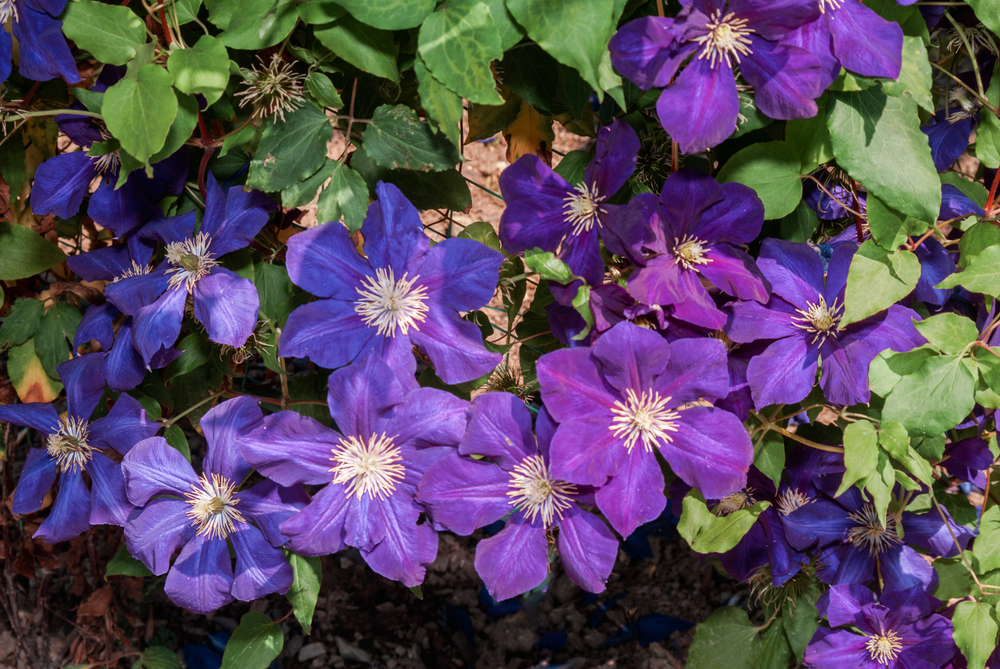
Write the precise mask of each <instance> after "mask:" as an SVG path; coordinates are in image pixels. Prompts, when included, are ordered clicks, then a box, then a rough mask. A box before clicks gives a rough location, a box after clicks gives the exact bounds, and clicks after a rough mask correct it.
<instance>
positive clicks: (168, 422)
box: [163, 390, 225, 427]
mask: <svg viewBox="0 0 1000 669" xmlns="http://www.w3.org/2000/svg"><path fill="white" fill-rule="evenodd" d="M224 392H225V391H224V390H220V391H219V392H217V393H213V394H211V395H209V396H208V397H206V398H205V399H203V400H202V401H200V402H198V403H197V404H195V405H194V406H191V407H188V408H187V409H185V410H184V411H183V412H181V413H179V414H177V415H176V416H174V417H173V418H169V419H167V420H165V421H164V422H163V426H164V427H170V426H171V425H173V424H174V423H176V422H177V421H179V420H180V419H181V418H184V416H186V415H188V414H189V413H191V412H192V411H194V410H195V409H197V408H198V407H200V406H201V405H203V404H207V403H208V402H211V401H212V400H214V399H216V398H217V397H219V396H220V395H222V394H223V393H224Z"/></svg>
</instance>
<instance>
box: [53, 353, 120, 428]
mask: <svg viewBox="0 0 1000 669" xmlns="http://www.w3.org/2000/svg"><path fill="white" fill-rule="evenodd" d="M107 355H108V354H107V353H88V354H87V355H82V356H80V357H79V358H74V359H72V360H69V361H67V362H64V363H62V364H61V365H59V366H58V367H56V371H57V372H59V378H60V379H62V382H63V385H64V386H66V411H67V413H68V414H69V415H70V417H72V418H81V419H83V420H87V419H88V418H90V414H92V413H94V409H96V408H97V403H98V402H100V401H101V397H102V396H103V395H104V375H103V374H102V373H101V367H102V366H103V365H104V359H105V358H106V357H107Z"/></svg>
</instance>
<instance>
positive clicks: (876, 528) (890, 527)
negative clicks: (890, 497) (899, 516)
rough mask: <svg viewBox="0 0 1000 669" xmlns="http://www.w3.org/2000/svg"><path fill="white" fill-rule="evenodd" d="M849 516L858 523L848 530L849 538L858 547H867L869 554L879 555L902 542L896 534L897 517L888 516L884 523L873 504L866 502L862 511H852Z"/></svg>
mask: <svg viewBox="0 0 1000 669" xmlns="http://www.w3.org/2000/svg"><path fill="white" fill-rule="evenodd" d="M848 518H850V519H851V520H853V521H854V522H856V523H858V524H857V525H856V526H855V527H852V528H851V529H849V530H848V531H847V540H848V541H850V542H851V543H852V544H854V545H855V546H857V547H858V548H867V549H868V554H869V555H872V556H875V555H878V554H879V553H882V552H884V551H886V550H888V549H889V547H890V546H892V545H893V544H898V543H901V541H900V539H899V535H898V534H896V519H895V518H893V517H892V516H887V517H886V521H885V522H886V524H885V525H883V524H882V521H881V520H879V517H878V513H877V512H876V511H875V507H874V506H872V505H871V504H865V505H864V506H863V507H861V510H860V511H858V512H857V513H852V514H851V515H849V516H848Z"/></svg>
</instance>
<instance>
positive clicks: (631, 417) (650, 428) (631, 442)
mask: <svg viewBox="0 0 1000 669" xmlns="http://www.w3.org/2000/svg"><path fill="white" fill-rule="evenodd" d="M625 395H626V400H627V404H622V403H621V402H620V401H616V402H615V406H614V408H613V409H611V413H613V414H615V418H614V420H612V421H611V432H612V434H614V435H615V437H617V438H619V439H621V438H623V437H624V438H625V448H626V450H628V452H629V453H631V452H632V449H633V448H635V445H636V444H637V443H638V442H639V441H642V446H643V448H645V449H646V452H647V453H651V452H652V451H653V448H654V447H656V448H662V447H663V444H669V443H670V442H672V441H673V437H671V436H670V435H669V434H668V433H669V432H677V429H678V428H677V423H675V422H674V421H675V420H677V419H678V418H680V417H681V415H680V414H679V413H677V412H676V411H672V410H670V409H668V408H667V406H668V403H669V402H670V397H660V394H659V393H657V392H654V391H652V390H650V391H649V392H646V391H643V392H642V394H641V395H636V394H635V391H634V390H632V389H631V388H629V389H627V390H626V391H625ZM661 441H662V443H661Z"/></svg>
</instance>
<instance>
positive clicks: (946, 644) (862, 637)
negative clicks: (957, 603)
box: [805, 585, 958, 669]
mask: <svg viewBox="0 0 1000 669" xmlns="http://www.w3.org/2000/svg"><path fill="white" fill-rule="evenodd" d="M816 606H817V608H818V609H819V611H820V615H822V616H825V617H826V618H827V620H828V621H829V622H830V625H831V626H833V627H850V628H851V629H850V630H848V629H827V628H825V627H821V628H820V629H818V630H817V631H816V634H815V635H813V638H812V640H811V641H810V642H809V645H808V646H807V647H806V652H805V665H806V666H807V667H810V668H811V669H842V668H843V667H859V668H861V669H915V668H917V667H919V668H920V669H932V668H933V667H941V666H943V665H944V664H945V663H946V662H948V660H950V659H951V658H952V657H953V656H954V655H955V653H956V652H957V650H958V648H957V647H956V646H955V642H954V640H953V639H952V624H951V621H950V620H948V619H947V618H945V617H944V616H942V615H938V614H936V613H931V599H930V598H929V597H928V596H927V595H926V594H925V593H924V592H923V591H922V590H921V589H920V588H909V589H906V590H896V591H891V592H889V591H887V592H883V593H882V596H881V597H879V598H878V599H877V600H876V597H875V593H873V592H872V591H871V590H869V589H868V588H865V587H862V586H859V585H835V586H833V587H832V588H830V589H829V590H828V591H826V592H825V593H823V596H822V597H820V599H819V602H817V604H816ZM858 632H860V634H858Z"/></svg>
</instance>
